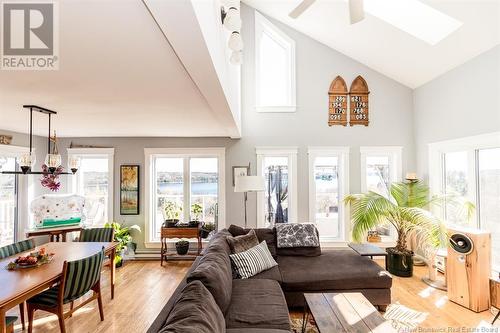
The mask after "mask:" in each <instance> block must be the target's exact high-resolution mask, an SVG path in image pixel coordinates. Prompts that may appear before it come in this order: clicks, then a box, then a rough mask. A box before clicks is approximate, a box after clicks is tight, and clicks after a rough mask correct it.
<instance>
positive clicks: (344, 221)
mask: <svg viewBox="0 0 500 333" xmlns="http://www.w3.org/2000/svg"><path fill="white" fill-rule="evenodd" d="M349 151H350V148H349V147H308V149H307V154H308V159H309V221H311V222H312V223H315V222H316V219H315V215H316V214H315V213H316V211H315V210H316V209H315V207H316V199H315V197H316V182H315V179H314V160H315V159H316V157H337V159H338V166H339V169H340V170H341V177H339V179H338V183H339V187H338V195H339V212H338V213H339V223H340V231H339V235H341V236H340V237H339V238H335V237H329V236H321V235H320V241H321V242H322V245H323V244H325V245H326V243H328V244H329V246H332V245H334V244H339V243H340V244H345V243H346V242H347V240H348V239H349V234H350V227H349V226H350V219H349V216H350V214H349V207H347V206H346V205H344V204H343V199H344V197H345V196H346V195H347V194H349Z"/></svg>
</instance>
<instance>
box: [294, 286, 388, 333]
mask: <svg viewBox="0 0 500 333" xmlns="http://www.w3.org/2000/svg"><path fill="white" fill-rule="evenodd" d="M304 298H305V309H304V317H303V322H302V333H304V332H305V330H306V327H307V321H308V317H309V314H311V315H312V316H313V318H314V321H315V322H316V326H317V327H318V330H319V332H320V333H330V332H335V333H344V332H346V333H347V332H356V333H371V332H376V333H391V332H394V333H396V330H395V329H394V328H393V327H392V325H391V323H390V322H389V321H387V320H386V319H384V317H382V315H381V314H380V313H379V312H378V311H377V309H375V307H374V306H373V305H372V304H371V303H370V301H368V300H367V299H366V298H365V297H364V296H363V295H362V294H361V293H314V294H313V293H305V294H304Z"/></svg>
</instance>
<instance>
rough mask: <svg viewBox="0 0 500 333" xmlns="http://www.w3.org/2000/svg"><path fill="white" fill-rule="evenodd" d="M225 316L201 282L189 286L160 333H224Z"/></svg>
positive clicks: (181, 295) (183, 291) (185, 288)
mask: <svg viewBox="0 0 500 333" xmlns="http://www.w3.org/2000/svg"><path fill="white" fill-rule="evenodd" d="M225 326H226V324H225V321H224V315H223V314H222V312H221V310H220V308H219V306H218V305H217V303H215V300H214V298H213V297H212V295H211V294H210V292H209V291H208V290H207V289H206V288H205V287H204V286H203V284H202V283H201V282H200V281H193V282H191V283H189V284H187V285H186V286H185V287H184V289H183V290H182V292H181V294H180V297H179V299H178V300H177V302H176V303H175V306H174V308H173V309H172V311H171V312H170V315H169V316H168V319H167V322H166V323H165V326H164V327H163V328H162V329H161V330H160V331H159V332H160V333H185V332H197V333H222V332H225V329H226V327H225Z"/></svg>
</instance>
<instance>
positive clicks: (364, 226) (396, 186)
mask: <svg viewBox="0 0 500 333" xmlns="http://www.w3.org/2000/svg"><path fill="white" fill-rule="evenodd" d="M444 199H445V197H442V196H433V197H429V187H428V186H426V185H425V184H423V183H422V182H420V181H418V180H413V181H408V182H402V183H393V184H392V185H391V187H390V198H389V199H388V198H386V197H384V196H382V195H380V194H378V193H375V192H371V191H370V192H368V193H364V194H354V195H349V196H347V197H346V198H345V199H344V202H345V204H346V205H349V206H350V207H351V221H352V237H353V240H354V241H357V242H361V241H362V240H363V239H364V238H365V236H366V234H367V232H368V231H369V230H373V229H374V228H375V227H377V226H379V225H386V224H391V225H392V226H393V227H394V228H395V230H396V232H397V236H398V237H397V243H396V246H395V247H392V248H387V253H388V269H389V272H390V273H392V274H394V275H397V276H402V277H409V276H412V274H413V252H412V251H410V250H408V248H407V239H408V237H409V235H410V234H413V235H416V236H417V239H418V241H419V243H420V245H421V246H422V247H426V246H432V247H441V246H444V244H446V239H447V237H446V229H445V227H444V223H443V222H442V221H441V220H440V219H439V218H438V217H436V216H434V215H433V214H431V213H430V212H429V211H428V210H427V209H426V208H427V207H429V206H430V205H433V204H440V203H442V202H444ZM446 200H447V203H451V202H453V203H454V204H456V203H458V202H457V200H455V199H454V198H452V197H446ZM464 207H465V208H466V210H467V215H470V214H471V210H473V209H474V207H473V205H472V204H470V203H467V204H465V205H464Z"/></svg>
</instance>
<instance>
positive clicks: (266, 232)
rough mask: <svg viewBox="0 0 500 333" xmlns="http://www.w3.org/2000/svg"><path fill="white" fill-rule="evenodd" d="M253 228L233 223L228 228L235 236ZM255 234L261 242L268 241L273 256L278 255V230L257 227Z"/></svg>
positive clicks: (244, 233)
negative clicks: (245, 227)
mask: <svg viewBox="0 0 500 333" xmlns="http://www.w3.org/2000/svg"><path fill="white" fill-rule="evenodd" d="M250 230H252V229H244V228H242V227H240V226H237V225H234V224H231V225H230V226H229V228H228V231H229V232H230V233H231V235H233V236H241V235H246V234H247V233H248V232H249V231H250ZM253 230H255V234H256V235H257V238H258V239H259V243H260V242H262V241H266V243H267V247H268V248H269V252H271V255H272V256H273V257H276V255H277V254H276V230H275V229H274V228H272V229H271V228H256V229H253Z"/></svg>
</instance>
